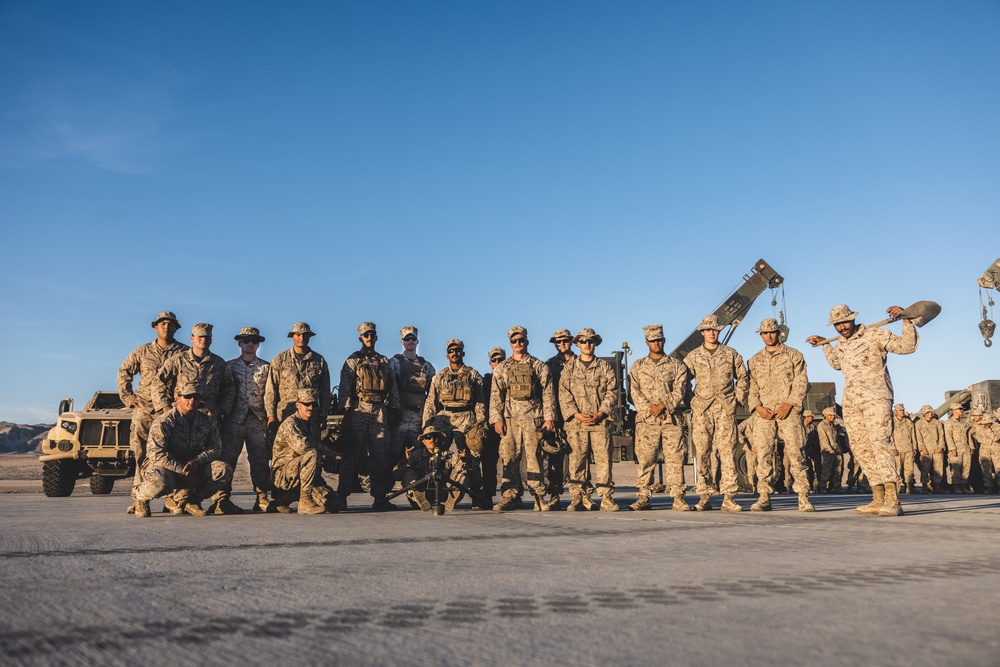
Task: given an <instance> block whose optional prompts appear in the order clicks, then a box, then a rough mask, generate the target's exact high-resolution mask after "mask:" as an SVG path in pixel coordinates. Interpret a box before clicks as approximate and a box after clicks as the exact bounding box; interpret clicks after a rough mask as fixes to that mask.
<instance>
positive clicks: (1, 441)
mask: <svg viewBox="0 0 1000 667" xmlns="http://www.w3.org/2000/svg"><path fill="white" fill-rule="evenodd" d="M53 426H55V424H11V423H10V422H0V452H3V453H7V452H14V453H17V454H24V453H26V452H32V451H35V450H36V449H38V446H39V445H41V444H42V439H43V438H45V434H46V433H48V431H49V429H50V428H52V427H53Z"/></svg>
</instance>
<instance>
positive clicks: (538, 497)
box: [531, 491, 549, 512]
mask: <svg viewBox="0 0 1000 667" xmlns="http://www.w3.org/2000/svg"><path fill="white" fill-rule="evenodd" d="M531 495H532V497H533V498H534V499H535V506H534V507H533V508H532V510H533V511H535V512H547V511H548V510H549V508H548V506H547V505H546V504H545V495H544V494H541V493H539V494H536V493H535V492H534V491H532V493H531Z"/></svg>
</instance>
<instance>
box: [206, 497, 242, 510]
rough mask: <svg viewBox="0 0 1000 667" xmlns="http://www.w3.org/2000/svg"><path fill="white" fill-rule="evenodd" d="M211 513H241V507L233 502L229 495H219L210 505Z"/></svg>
mask: <svg viewBox="0 0 1000 667" xmlns="http://www.w3.org/2000/svg"><path fill="white" fill-rule="evenodd" d="M212 513H213V514H243V508H242V507H240V506H238V505H236V504H235V503H233V501H232V499H231V498H230V497H229V495H228V494H227V495H224V496H220V497H219V498H218V499H217V500H216V501H215V504H213V505H212Z"/></svg>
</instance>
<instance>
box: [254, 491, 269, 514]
mask: <svg viewBox="0 0 1000 667" xmlns="http://www.w3.org/2000/svg"><path fill="white" fill-rule="evenodd" d="M270 508H271V501H270V500H268V499H267V491H258V492H257V500H255V501H254V504H253V507H252V508H250V511H251V512H266V511H268V510H269V509H270ZM272 511H273V510H272Z"/></svg>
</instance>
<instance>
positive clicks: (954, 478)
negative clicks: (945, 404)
mask: <svg viewBox="0 0 1000 667" xmlns="http://www.w3.org/2000/svg"><path fill="white" fill-rule="evenodd" d="M950 408H951V416H950V417H949V418H948V421H946V422H945V423H944V441H945V443H946V444H947V445H948V467H949V468H950V469H951V488H952V490H953V491H954V492H955V493H972V487H971V486H969V472H970V471H971V470H972V457H973V453H974V451H975V444H974V443H973V442H972V436H971V435H970V433H969V426H968V424H966V423H965V422H964V421H962V413H963V409H962V404H961V403H952V404H951V406H950Z"/></svg>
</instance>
